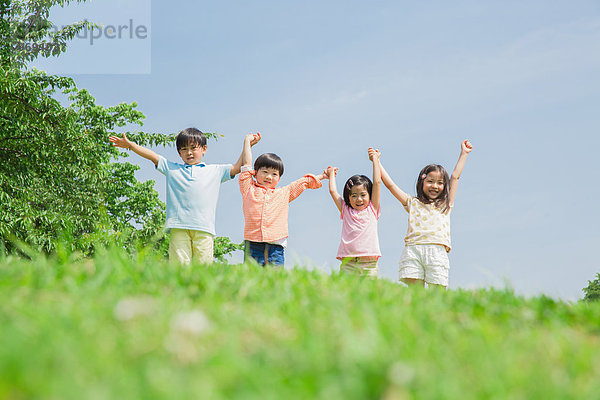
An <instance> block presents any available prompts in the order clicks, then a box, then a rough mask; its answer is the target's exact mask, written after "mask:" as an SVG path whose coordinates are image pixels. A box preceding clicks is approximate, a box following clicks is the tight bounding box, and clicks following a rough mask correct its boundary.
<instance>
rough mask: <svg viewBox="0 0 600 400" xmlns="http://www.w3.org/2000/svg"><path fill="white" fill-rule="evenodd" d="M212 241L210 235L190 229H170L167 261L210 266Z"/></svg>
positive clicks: (212, 249) (212, 248)
mask: <svg viewBox="0 0 600 400" xmlns="http://www.w3.org/2000/svg"><path fill="white" fill-rule="evenodd" d="M213 252H214V240H213V236H212V235H211V234H210V233H207V232H202V231H195V230H191V229H179V228H173V229H171V239H170V241H169V260H171V261H175V260H176V261H179V263H181V264H185V265H187V264H190V263H191V262H192V261H194V262H198V263H202V264H210V263H212V262H213Z"/></svg>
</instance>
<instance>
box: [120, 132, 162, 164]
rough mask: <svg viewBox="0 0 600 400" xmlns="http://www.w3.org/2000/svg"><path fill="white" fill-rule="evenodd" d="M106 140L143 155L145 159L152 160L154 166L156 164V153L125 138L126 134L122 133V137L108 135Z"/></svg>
mask: <svg viewBox="0 0 600 400" xmlns="http://www.w3.org/2000/svg"><path fill="white" fill-rule="evenodd" d="M108 140H109V141H110V142H111V143H112V144H113V146H115V147H120V148H122V149H129V150H132V151H133V152H134V153H135V154H137V155H138V156H140V157H144V158H145V159H147V160H150V161H152V162H153V163H154V165H155V166H157V165H158V157H159V156H158V154H156V153H155V152H154V151H152V150H150V149H147V148H145V147H142V146H140V145H138V144H135V143H133V142H132V141H131V140H129V139H127V136H125V134H123V137H122V138H120V137H118V136H109V138H108Z"/></svg>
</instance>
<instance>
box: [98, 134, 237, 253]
mask: <svg viewBox="0 0 600 400" xmlns="http://www.w3.org/2000/svg"><path fill="white" fill-rule="evenodd" d="M109 140H110V141H111V142H112V144H113V146H116V147H122V148H124V149H130V150H133V152H134V153H136V154H138V155H139V156H141V157H144V158H146V159H148V160H150V161H152V162H153V163H154V165H155V166H156V169H157V170H158V171H160V172H161V173H163V174H164V175H165V176H166V178H167V221H166V223H165V228H166V229H167V230H170V231H171V238H170V242H169V259H170V260H178V261H179V262H180V263H182V264H189V263H190V262H191V261H192V260H195V261H199V262H202V263H211V262H212V260H213V247H214V245H213V243H214V241H213V237H214V235H215V213H216V208H217V200H218V198H219V189H220V185H221V183H223V182H226V181H228V180H230V179H232V178H233V177H234V176H235V175H237V174H238V173H239V172H240V167H241V165H242V158H241V156H240V158H239V159H238V161H237V162H236V163H235V164H233V165H232V164H211V165H207V164H204V163H203V162H202V157H204V154H206V150H207V145H206V136H205V135H204V134H203V133H202V132H201V131H199V130H198V129H196V128H187V129H184V130H183V131H181V132H179V134H178V135H177V140H176V145H177V151H178V153H179V156H180V157H181V159H182V160H183V162H184V164H179V163H175V162H172V161H167V160H166V159H165V158H164V157H162V156H160V155H158V154H156V153H155V152H154V151H152V150H150V149H147V148H145V147H142V146H139V145H137V144H135V143H133V142H132V141H130V140H129V139H127V137H126V136H125V134H123V137H122V138H119V137H116V136H111V137H109Z"/></svg>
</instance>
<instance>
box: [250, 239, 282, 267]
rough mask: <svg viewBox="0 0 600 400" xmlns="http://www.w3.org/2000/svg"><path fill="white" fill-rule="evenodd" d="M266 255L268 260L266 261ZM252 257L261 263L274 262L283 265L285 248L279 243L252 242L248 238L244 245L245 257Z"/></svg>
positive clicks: (275, 264) (276, 264)
mask: <svg viewBox="0 0 600 400" xmlns="http://www.w3.org/2000/svg"><path fill="white" fill-rule="evenodd" d="M265 255H266V258H267V259H266V262H265ZM250 257H252V258H253V259H254V260H255V261H256V262H257V263H259V264H260V265H265V264H272V265H274V266H278V267H282V266H283V263H284V261H285V257H284V248H283V246H281V245H279V244H271V243H265V242H251V241H249V240H246V242H245V245H244V259H246V260H247V259H248V258H250Z"/></svg>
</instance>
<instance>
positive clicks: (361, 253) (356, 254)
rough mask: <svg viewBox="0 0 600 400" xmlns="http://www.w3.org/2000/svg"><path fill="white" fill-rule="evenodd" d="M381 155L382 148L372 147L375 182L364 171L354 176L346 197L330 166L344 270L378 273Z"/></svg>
mask: <svg viewBox="0 0 600 400" xmlns="http://www.w3.org/2000/svg"><path fill="white" fill-rule="evenodd" d="M379 156H380V153H379V150H373V148H369V159H370V160H371V161H372V162H373V182H372V183H371V180H370V179H369V178H367V177H366V176H364V175H354V176H352V177H351V178H350V179H348V180H347V181H346V184H345V185H344V197H343V199H342V197H341V196H340V195H339V193H338V191H337V188H336V185H335V175H336V173H337V170H336V169H334V168H333V167H329V168H327V176H328V177H329V194H331V198H332V199H333V202H334V203H335V205H336V207H337V208H338V210H339V211H340V213H341V214H340V218H341V220H342V240H341V242H340V246H339V247H338V253H337V257H336V258H337V259H338V260H341V262H342V264H341V266H340V270H341V271H346V272H351V273H355V274H358V275H362V276H377V260H378V259H379V257H381V252H380V251H379V239H378V237H377V221H378V220H379V213H380V207H379V199H380V193H381V168H380V163H379Z"/></svg>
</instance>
